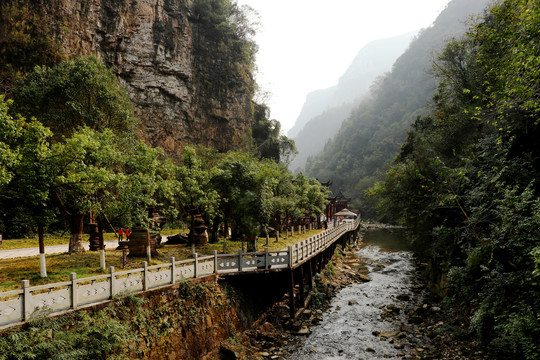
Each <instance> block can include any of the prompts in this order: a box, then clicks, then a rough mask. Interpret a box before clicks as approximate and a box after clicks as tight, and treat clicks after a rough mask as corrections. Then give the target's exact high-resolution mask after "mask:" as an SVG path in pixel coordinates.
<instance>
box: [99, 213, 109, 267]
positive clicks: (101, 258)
mask: <svg viewBox="0 0 540 360" xmlns="http://www.w3.org/2000/svg"><path fill="white" fill-rule="evenodd" d="M102 223H103V222H102V221H101V219H100V220H99V221H98V223H97V233H98V238H99V265H100V267H101V270H106V269H107V265H106V263H105V241H104V240H103V227H102V226H101V224H102Z"/></svg>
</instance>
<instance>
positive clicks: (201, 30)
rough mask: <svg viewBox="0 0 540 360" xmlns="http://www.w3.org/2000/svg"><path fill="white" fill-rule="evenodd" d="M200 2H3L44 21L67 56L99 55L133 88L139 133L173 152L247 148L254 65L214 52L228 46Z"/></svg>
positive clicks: (123, 82) (93, 0) (223, 52)
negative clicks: (188, 147) (193, 147)
mask: <svg viewBox="0 0 540 360" xmlns="http://www.w3.org/2000/svg"><path fill="white" fill-rule="evenodd" d="M198 2H200V1H199V0H39V1H30V0H25V1H19V0H8V1H7V2H6V3H12V4H15V6H17V7H18V8H19V9H22V8H23V7H24V6H26V7H27V12H29V13H30V15H32V16H35V17H36V16H37V17H39V18H40V19H41V23H45V24H47V25H46V27H47V28H46V29H43V31H45V32H47V33H48V34H49V35H50V38H51V39H52V40H53V41H54V42H55V43H56V44H58V46H59V48H60V50H61V52H62V53H63V56H64V57H65V58H72V57H75V56H80V55H87V54H94V55H96V56H97V57H98V58H100V59H101V60H102V61H103V62H104V63H105V64H106V65H107V66H108V67H109V68H111V69H112V71H113V72H114V73H115V74H116V75H117V76H118V78H119V79H120V82H121V84H122V85H123V86H124V87H125V88H126V90H127V91H128V93H129V96H130V98H131V100H132V102H133V104H134V108H135V114H136V115H137V117H138V118H139V121H140V124H139V128H138V134H139V135H140V137H141V138H143V139H144V140H145V141H146V142H147V143H149V144H151V145H153V146H161V147H163V148H164V149H165V150H166V152H167V153H169V154H171V155H175V154H178V150H180V149H181V148H182V147H183V146H184V145H185V144H201V145H205V146H209V147H214V148H217V149H219V150H228V149H231V148H237V147H243V146H244V142H245V141H246V135H247V134H248V133H249V131H250V128H251V123H250V118H251V112H252V110H251V99H252V97H253V89H254V83H253V78H252V76H251V72H250V71H249V69H248V70H247V71H246V68H249V64H247V65H246V64H240V65H239V63H241V61H236V62H234V61H232V60H231V56H232V55H230V52H231V50H230V49H229V50H228V51H226V52H225V51H212V50H213V48H215V47H217V45H219V46H222V47H223V46H227V44H224V43H223V41H222V39H221V40H220V39H217V40H216V39H212V38H209V37H208V34H209V31H208V27H209V26H210V27H211V26H217V25H220V24H212V21H213V20H214V19H215V17H210V18H209V19H205V18H204V14H201V13H200V11H199V12H198V11H197V8H196V7H197V6H198V4H197V3H198ZM23 4H24V5H23ZM5 9H6V7H5V6H4V8H3V10H5ZM27 16H28V15H27ZM216 29H219V28H218V27H216ZM216 44H217V45H216ZM232 51H234V49H232ZM224 54H225V55H224ZM227 54H228V55H227ZM233 55H234V54H233ZM227 56H228V58H227ZM235 72H237V73H235ZM223 73H225V74H223Z"/></svg>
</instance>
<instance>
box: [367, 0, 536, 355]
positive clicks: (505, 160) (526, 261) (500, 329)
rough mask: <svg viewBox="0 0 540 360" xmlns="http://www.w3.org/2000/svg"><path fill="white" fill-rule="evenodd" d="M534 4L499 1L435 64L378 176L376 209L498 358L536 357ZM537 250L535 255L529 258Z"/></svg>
mask: <svg viewBox="0 0 540 360" xmlns="http://www.w3.org/2000/svg"><path fill="white" fill-rule="evenodd" d="M539 6H540V5H539V4H538V2H531V1H526V0H506V1H503V2H500V3H498V4H496V5H494V6H493V8H492V9H491V10H490V12H489V13H488V14H486V16H485V17H484V19H483V20H482V21H481V22H479V23H478V24H477V25H476V26H474V27H473V28H471V29H470V31H469V33H468V34H467V37H466V38H464V39H462V40H453V41H451V42H449V43H448V45H447V46H446V48H445V49H444V50H443V51H442V52H441V54H440V55H439V57H438V60H437V61H436V63H435V65H434V69H435V72H436V74H437V75H438V76H439V79H440V82H439V88H438V92H437V94H436V95H435V97H434V102H435V105H436V108H435V112H434V114H433V115H432V116H431V117H425V118H420V119H418V120H417V121H416V122H415V123H414V125H413V127H412V129H411V131H410V132H409V134H408V138H407V141H406V142H405V144H404V145H403V147H402V149H401V152H400V154H399V156H398V157H397V158H396V160H395V162H394V165H393V166H392V168H391V169H390V170H389V171H388V172H387V174H386V177H385V181H384V182H383V183H379V184H378V185H377V186H375V187H374V188H373V189H372V191H373V193H374V194H377V196H379V200H380V205H381V206H382V209H383V211H384V214H385V216H387V217H388V218H389V219H393V220H395V221H400V222H401V223H403V224H404V225H407V226H408V227H410V228H411V229H412V230H414V232H413V237H414V239H415V240H416V243H417V244H418V245H419V246H420V247H421V248H422V250H423V253H424V255H425V256H427V257H428V259H429V260H430V264H431V268H432V272H433V273H448V277H449V287H448V294H447V295H448V297H449V299H450V300H451V301H452V302H453V304H454V306H457V307H460V308H463V309H466V312H468V313H470V315H471V316H470V330H471V332H472V333H473V334H474V335H476V336H477V337H478V338H479V339H480V340H482V341H483V342H484V343H485V344H486V345H489V346H490V347H491V348H492V349H493V350H494V351H495V352H496V353H498V354H499V356H500V358H504V359H536V358H538V356H540V348H539V347H538V341H537V339H538V337H539V336H540V322H539V316H538V309H539V304H540V289H539V283H538V279H537V276H538V272H537V267H538V258H537V254H538V244H540V237H539V235H538V228H539V226H540V217H539V211H540V200H539V194H540V193H539V191H540V188H539V185H538V173H539V170H540V163H539V162H538V158H539V155H540V154H539V153H538V151H539V150H538V149H539V146H540V144H539V143H538V141H539V139H540V136H539V135H540V133H539V130H540V129H539V125H540V122H539V121H538V113H539V110H538V109H539V105H538V104H539V103H540V97H539V93H538V92H537V91H535V89H536V86H537V82H538V75H539V74H538V69H537V67H536V64H535V61H536V60H535V59H537V58H538V57H539V56H540V52H539V51H540V50H539V49H540V46H538V39H540V36H539V35H540V33H539V31H540V30H539V28H538V26H536V25H537V24H538V21H539V19H540V18H539V15H538V14H539V11H540V7H539ZM535 256H536V258H535Z"/></svg>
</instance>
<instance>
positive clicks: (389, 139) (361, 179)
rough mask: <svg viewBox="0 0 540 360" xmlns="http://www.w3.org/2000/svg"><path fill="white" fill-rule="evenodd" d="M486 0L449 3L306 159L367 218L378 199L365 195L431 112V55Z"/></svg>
mask: <svg viewBox="0 0 540 360" xmlns="http://www.w3.org/2000/svg"><path fill="white" fill-rule="evenodd" d="M487 3H488V1H484V0H482V1H468V0H454V1H451V2H450V3H449V4H448V6H447V8H446V9H445V10H444V11H443V12H441V14H440V15H439V17H438V18H437V19H436V20H435V22H434V23H433V25H432V26H430V27H429V28H426V29H424V30H423V31H421V32H420V34H419V35H418V36H417V38H416V39H415V40H413V42H411V44H410V46H409V48H408V50H407V51H406V52H405V53H404V54H403V55H402V56H401V57H399V58H398V60H397V61H396V62H395V63H394V66H393V69H392V72H391V73H389V74H386V75H385V76H383V77H381V78H380V79H378V80H377V81H376V82H375V83H374V84H373V85H372V89H371V92H372V97H371V98H370V99H367V100H365V101H363V102H362V103H361V104H360V105H359V106H357V107H356V109H354V110H353V111H352V112H351V114H350V116H349V118H348V119H347V120H345V121H344V122H343V124H342V126H341V128H340V129H339V132H338V133H337V135H336V136H335V137H334V138H333V139H332V140H331V141H329V142H328V143H327V144H326V146H325V148H324V150H323V151H322V152H321V153H320V154H319V155H317V156H315V157H313V158H310V159H308V160H307V163H306V174H308V175H309V176H312V177H316V178H318V179H322V180H325V181H326V180H330V179H331V180H332V181H333V186H332V189H333V190H334V191H335V192H337V191H336V190H343V191H344V193H346V194H347V196H350V197H352V198H353V206H354V207H355V208H357V209H359V210H360V212H361V213H362V216H363V217H364V218H376V217H377V214H376V204H375V202H374V201H373V200H372V199H371V198H369V197H366V196H365V195H364V193H365V191H366V190H367V189H369V188H370V187H371V186H373V184H374V183H375V182H376V181H377V180H378V179H379V176H380V175H381V174H382V173H383V172H384V171H385V170H386V169H387V167H388V164H389V163H390V162H391V161H392V159H393V158H394V157H395V155H396V154H397V153H398V152H399V144H401V143H403V141H404V140H405V136H406V133H407V129H408V128H409V127H410V126H411V124H412V123H413V122H414V121H415V120H416V119H417V117H418V116H419V115H427V114H429V112H430V105H429V100H430V98H431V97H432V96H433V94H434V92H435V90H436V82H435V80H434V79H433V78H432V76H430V73H429V72H430V71H429V70H430V64H431V60H432V53H433V52H434V51H437V49H441V48H442V47H443V45H444V42H445V41H446V40H447V39H448V38H449V37H451V36H459V34H462V33H463V32H464V30H465V29H464V26H463V21H464V20H466V19H467V17H468V16H469V15H471V14H472V13H476V12H480V11H482V10H483V8H484V6H485V5H486V4H487Z"/></svg>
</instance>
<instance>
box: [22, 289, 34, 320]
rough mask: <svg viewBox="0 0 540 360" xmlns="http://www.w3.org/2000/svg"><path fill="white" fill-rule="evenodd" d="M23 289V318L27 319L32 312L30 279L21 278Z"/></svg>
mask: <svg viewBox="0 0 540 360" xmlns="http://www.w3.org/2000/svg"><path fill="white" fill-rule="evenodd" d="M21 288H22V289H23V291H24V292H23V320H24V321H27V320H28V319H29V318H30V315H31V314H32V294H31V293H30V280H22V281H21Z"/></svg>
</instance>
